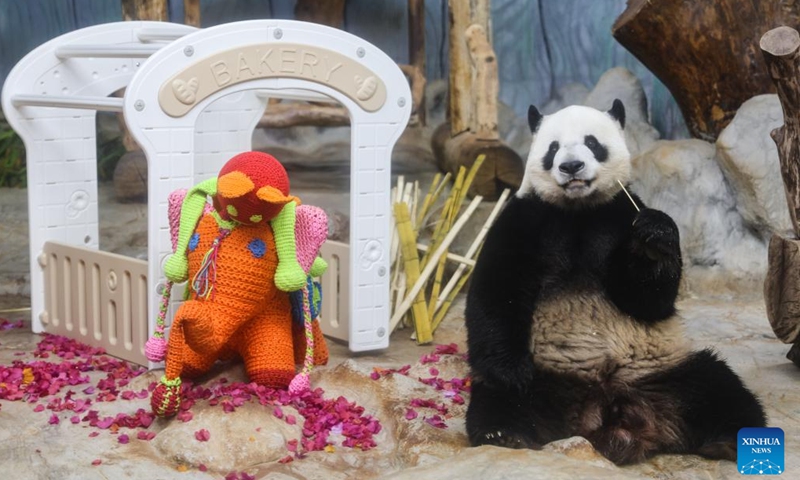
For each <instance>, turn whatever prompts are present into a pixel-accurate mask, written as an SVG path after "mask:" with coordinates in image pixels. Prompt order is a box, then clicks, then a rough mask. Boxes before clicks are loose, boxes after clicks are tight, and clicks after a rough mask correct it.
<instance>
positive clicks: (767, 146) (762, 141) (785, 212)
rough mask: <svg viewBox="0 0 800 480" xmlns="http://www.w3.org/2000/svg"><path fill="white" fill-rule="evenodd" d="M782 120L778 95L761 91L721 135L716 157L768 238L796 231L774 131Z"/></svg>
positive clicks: (753, 223) (745, 212) (746, 213)
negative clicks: (793, 228)
mask: <svg viewBox="0 0 800 480" xmlns="http://www.w3.org/2000/svg"><path fill="white" fill-rule="evenodd" d="M781 125H783V111H782V110H781V105H780V102H779V101H778V97H777V95H773V94H770V95H758V96H756V97H753V98H751V99H750V100H748V101H746V102H744V103H743V104H742V106H741V107H740V108H739V111H738V112H736V116H735V117H733V121H731V123H730V124H728V126H727V127H725V130H723V131H722V133H721V134H720V136H719V138H717V160H718V161H719V165H720V167H722V171H723V173H724V174H725V177H726V178H727V179H728V182H730V184H731V186H732V187H733V191H734V192H735V195H736V208H737V210H739V212H740V213H741V214H742V217H744V220H745V222H746V223H747V225H748V226H749V227H751V228H753V229H754V230H755V231H757V232H758V233H759V235H760V236H761V237H762V238H763V239H765V240H768V239H769V237H770V236H771V235H772V234H773V233H780V234H782V235H785V236H789V235H791V232H792V224H791V218H790V216H789V209H788V207H787V205H786V194H785V193H784V189H783V180H782V179H781V168H780V163H779V161H778V149H777V147H776V146H775V142H773V141H772V138H770V135H769V134H770V132H771V131H772V130H773V129H774V128H777V127H779V126H781Z"/></svg>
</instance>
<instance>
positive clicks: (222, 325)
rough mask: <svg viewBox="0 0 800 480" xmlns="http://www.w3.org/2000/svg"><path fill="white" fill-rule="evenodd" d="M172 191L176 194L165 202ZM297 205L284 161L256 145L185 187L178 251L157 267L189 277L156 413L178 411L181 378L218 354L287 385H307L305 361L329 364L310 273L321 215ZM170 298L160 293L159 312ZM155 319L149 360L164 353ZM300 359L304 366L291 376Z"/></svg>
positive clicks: (318, 265)
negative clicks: (212, 175)
mask: <svg viewBox="0 0 800 480" xmlns="http://www.w3.org/2000/svg"><path fill="white" fill-rule="evenodd" d="M208 196H211V198H212V200H213V208H211V207H210V206H209V204H208V202H207V197H208ZM179 199H180V194H179V193H177V194H174V195H173V197H171V198H170V201H171V202H173V203H175V202H176V201H178V200H179ZM299 203H300V202H299V200H298V199H297V198H296V197H293V196H290V195H289V179H288V176H287V175H286V171H285V170H284V168H283V166H282V165H281V164H280V163H279V162H278V161H277V160H276V159H275V158H274V157H272V156H270V155H267V154H264V153H260V152H247V153H243V154H239V155H237V156H235V157H233V158H232V159H231V160H229V161H228V162H227V163H226V164H225V166H224V167H223V168H222V169H221V170H220V173H219V176H218V178H214V179H210V180H206V181H204V182H202V183H200V184H198V185H197V186H195V187H194V188H193V189H191V190H190V191H189V192H188V193H187V194H186V196H185V198H184V199H183V202H182V205H181V208H180V220H179V227H178V228H177V231H178V233H177V236H175V235H174V230H173V246H174V249H175V254H174V255H172V256H171V257H170V258H169V259H168V260H167V263H166V265H165V267H164V272H165V275H166V277H167V279H168V280H169V282H170V283H179V282H183V281H186V280H188V281H189V282H188V285H187V290H186V294H187V298H186V299H185V301H184V303H183V304H182V305H181V306H180V308H179V309H178V311H177V312H176V314H175V318H174V319H173V323H172V328H171V331H170V335H169V343H168V346H167V349H166V371H165V375H164V377H163V378H162V380H161V383H160V384H159V385H158V386H157V387H156V389H155V390H154V391H153V394H152V397H151V405H152V408H153V411H154V412H155V413H156V414H158V415H162V416H170V415H172V414H174V413H176V412H177V409H178V407H179V405H180V384H181V377H194V376H197V375H201V374H203V373H206V372H207V371H208V370H209V369H210V367H211V365H212V364H213V363H214V362H215V361H217V360H218V359H230V358H233V357H235V356H240V357H241V358H242V359H243V360H244V364H245V369H246V371H247V374H248V376H249V377H250V380H251V381H253V382H256V383H258V384H261V385H266V386H270V387H275V388H286V387H287V386H288V387H290V388H291V389H292V390H293V391H302V390H304V389H307V388H308V373H309V371H310V369H311V367H312V365H314V364H317V365H319V364H324V363H327V358H328V352H327V346H326V344H325V339H324V337H323V336H322V333H321V330H320V328H319V322H314V321H313V320H314V318H315V315H314V316H312V310H313V313H316V312H318V310H319V292H318V288H316V287H318V284H315V283H314V282H313V281H311V278H313V277H316V276H319V275H321V274H322V273H323V272H324V270H325V269H326V267H327V265H326V264H325V262H324V261H323V260H322V259H321V258H319V257H318V256H317V254H318V251H319V247H320V246H321V245H322V243H323V242H324V241H325V238H326V237H327V217H326V216H325V213H324V212H323V211H322V210H321V209H319V208H316V207H310V206H299ZM171 214H172V215H173V217H174V216H176V215H175V214H176V208H174V207H173V208H172V209H171ZM172 223H176V222H175V220H174V218H173V219H172ZM168 291H169V289H168V290H167V294H168ZM292 292H294V293H292ZM290 297H293V298H292V299H290ZM293 303H294V305H295V308H294V311H295V313H296V315H295V316H302V318H298V319H296V321H294V322H293V321H292V316H293V315H292V312H293V308H292V304H293ZM167 305H168V297H167V295H165V298H164V301H163V303H162V308H161V314H160V316H159V318H160V319H163V317H164V315H165V314H166V310H167ZM159 324H160V325H159V327H158V329H157V332H156V335H155V336H154V338H151V340H150V341H149V342H148V345H147V347H146V349H147V354H148V357H149V358H150V359H151V360H153V361H160V360H162V359H163V355H164V352H163V347H162V345H163V322H161V321H160V322H159ZM298 363H304V366H303V369H302V371H301V373H300V374H299V375H296V372H295V365H296V364H298Z"/></svg>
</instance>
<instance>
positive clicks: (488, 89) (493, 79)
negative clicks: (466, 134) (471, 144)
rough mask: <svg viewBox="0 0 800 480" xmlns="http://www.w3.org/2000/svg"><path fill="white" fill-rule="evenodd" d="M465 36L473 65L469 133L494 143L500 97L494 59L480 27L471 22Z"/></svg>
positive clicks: (497, 135) (484, 31) (497, 136)
mask: <svg viewBox="0 0 800 480" xmlns="http://www.w3.org/2000/svg"><path fill="white" fill-rule="evenodd" d="M464 35H465V37H466V39H467V47H468V48H469V55H470V59H471V60H472V66H473V69H472V70H473V76H472V95H471V97H472V107H471V110H472V116H471V118H470V130H471V131H472V132H473V133H474V134H475V135H476V136H477V138H479V139H480V140H497V139H499V138H500V134H499V133H498V131H497V97H498V95H499V94H500V81H499V78H498V72H497V57H495V54H494V49H492V45H491V44H490V43H489V38H488V37H487V34H486V29H484V28H483V27H482V26H481V25H479V24H477V23H473V24H472V25H470V26H469V27H468V28H467V31H466V32H465V33H464Z"/></svg>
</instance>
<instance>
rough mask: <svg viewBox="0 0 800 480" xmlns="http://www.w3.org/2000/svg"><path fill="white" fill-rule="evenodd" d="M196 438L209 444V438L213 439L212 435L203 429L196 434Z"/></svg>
mask: <svg viewBox="0 0 800 480" xmlns="http://www.w3.org/2000/svg"><path fill="white" fill-rule="evenodd" d="M194 438H196V439H197V441H199V442H207V441H208V439H209V438H211V433H209V431H208V430H206V429H205V428H201V429H200V430H198V431H196V432H194Z"/></svg>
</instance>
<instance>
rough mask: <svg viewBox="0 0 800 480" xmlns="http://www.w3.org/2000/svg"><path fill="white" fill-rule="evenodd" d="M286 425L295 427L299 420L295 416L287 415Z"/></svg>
mask: <svg viewBox="0 0 800 480" xmlns="http://www.w3.org/2000/svg"><path fill="white" fill-rule="evenodd" d="M286 423H288V424H289V425H294V424H296V423H297V419H296V418H295V417H294V415H286Z"/></svg>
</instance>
